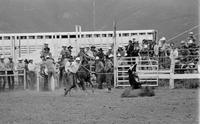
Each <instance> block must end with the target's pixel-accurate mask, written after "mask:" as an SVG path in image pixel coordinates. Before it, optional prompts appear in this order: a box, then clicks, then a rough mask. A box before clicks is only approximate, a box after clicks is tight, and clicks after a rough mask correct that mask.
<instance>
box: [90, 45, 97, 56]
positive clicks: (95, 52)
mask: <svg viewBox="0 0 200 124" xmlns="http://www.w3.org/2000/svg"><path fill="white" fill-rule="evenodd" d="M95 48H96V47H95V46H94V45H92V46H91V51H92V53H93V56H94V57H96V56H97V51H96V49H95Z"/></svg>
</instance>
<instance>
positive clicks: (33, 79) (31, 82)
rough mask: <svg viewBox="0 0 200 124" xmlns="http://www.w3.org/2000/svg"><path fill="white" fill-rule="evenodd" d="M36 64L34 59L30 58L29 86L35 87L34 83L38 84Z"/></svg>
mask: <svg viewBox="0 0 200 124" xmlns="http://www.w3.org/2000/svg"><path fill="white" fill-rule="evenodd" d="M35 70H36V65H35V64H34V63H33V60H32V59H30V60H29V64H28V73H27V74H28V77H29V78H28V79H29V83H28V84H29V86H28V87H29V88H31V89H33V88H34V85H35V84H36V81H37V77H36V72H35Z"/></svg>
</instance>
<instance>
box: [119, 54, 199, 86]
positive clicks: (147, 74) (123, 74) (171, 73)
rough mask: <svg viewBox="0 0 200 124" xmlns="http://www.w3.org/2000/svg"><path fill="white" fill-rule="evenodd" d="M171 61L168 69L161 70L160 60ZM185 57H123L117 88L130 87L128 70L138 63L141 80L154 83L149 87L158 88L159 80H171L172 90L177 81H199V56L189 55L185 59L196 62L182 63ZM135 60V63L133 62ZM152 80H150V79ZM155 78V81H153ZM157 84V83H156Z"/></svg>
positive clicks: (120, 61) (120, 60)
mask: <svg viewBox="0 0 200 124" xmlns="http://www.w3.org/2000/svg"><path fill="white" fill-rule="evenodd" d="M166 58H167V59H169V62H168V63H167V64H168V65H166V63H165V66H167V67H168V68H165V69H163V68H160V64H161V63H160V61H159V60H160V59H164V60H165V59H166ZM180 58H183V56H179V57H178V58H173V57H172V58H169V57H168V56H167V57H162V58H160V57H158V58H156V57H145V56H142V57H137V58H136V57H121V58H120V59H118V70H117V73H118V76H117V79H118V80H117V82H116V83H115V87H116V86H129V83H128V68H129V67H130V64H131V63H132V64H134V63H137V64H138V66H137V72H138V75H139V77H140V79H141V82H154V84H152V83H148V84H147V85H148V86H150V85H151V86H158V79H169V80H170V82H169V84H170V88H172V89H173V88H174V80H175V79H199V78H200V64H199V63H200V62H199V55H188V56H184V58H187V59H191V60H195V61H188V60H187V61H186V62H185V63H182V61H181V59H180ZM133 59H134V62H133V61H131V60H133ZM148 78H149V79H150V78H151V79H150V80H149V79H148ZM152 78H153V79H152ZM155 82H156V83H155Z"/></svg>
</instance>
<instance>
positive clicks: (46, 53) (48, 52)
mask: <svg viewBox="0 0 200 124" xmlns="http://www.w3.org/2000/svg"><path fill="white" fill-rule="evenodd" d="M42 56H44V57H45V58H46V56H50V58H52V54H51V52H50V48H48V47H45V48H44V51H43V52H42V53H41V55H40V57H42Z"/></svg>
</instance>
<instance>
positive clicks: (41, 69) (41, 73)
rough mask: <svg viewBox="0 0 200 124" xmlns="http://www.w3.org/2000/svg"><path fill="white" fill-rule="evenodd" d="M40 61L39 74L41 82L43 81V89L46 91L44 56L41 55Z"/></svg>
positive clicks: (46, 79)
mask: <svg viewBox="0 0 200 124" xmlns="http://www.w3.org/2000/svg"><path fill="white" fill-rule="evenodd" d="M41 59H42V62H41V63H40V75H41V76H42V77H43V82H44V87H43V90H45V91H47V90H48V74H47V72H46V71H45V68H46V64H45V61H46V60H45V58H44V57H41Z"/></svg>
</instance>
